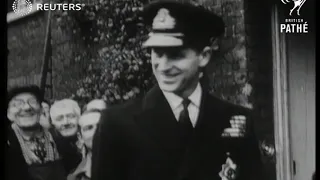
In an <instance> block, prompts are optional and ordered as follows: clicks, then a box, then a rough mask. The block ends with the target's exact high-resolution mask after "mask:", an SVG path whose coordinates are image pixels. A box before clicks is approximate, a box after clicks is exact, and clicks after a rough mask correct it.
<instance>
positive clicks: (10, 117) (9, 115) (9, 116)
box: [7, 111, 14, 122]
mask: <svg viewBox="0 0 320 180" xmlns="http://www.w3.org/2000/svg"><path fill="white" fill-rule="evenodd" d="M7 117H8V119H9V120H10V121H11V122H13V120H14V117H13V114H12V113H10V112H9V111H8V112H7Z"/></svg>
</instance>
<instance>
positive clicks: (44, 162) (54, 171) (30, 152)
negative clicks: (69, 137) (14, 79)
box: [5, 85, 81, 180]
mask: <svg viewBox="0 0 320 180" xmlns="http://www.w3.org/2000/svg"><path fill="white" fill-rule="evenodd" d="M41 102H43V94H42V92H41V90H40V88H39V87H38V86H35V85H28V86H22V87H15V88H12V89H11V90H10V91H9V92H8V95H7V117H8V119H9V120H10V125H9V126H8V127H7V142H6V144H5V153H6V156H5V169H6V173H5V175H6V176H5V179H6V180H22V179H23V180H35V179H38V180H40V179H45V180H63V179H65V178H66V176H67V175H68V173H69V172H70V171H71V170H73V169H74V168H75V167H76V166H77V163H78V162H77V160H78V161H79V160H81V159H80V158H81V156H80V157H78V156H77V155H76V153H75V152H72V153H70V151H72V148H71V147H70V146H68V144H67V143H66V142H65V141H64V140H61V139H58V138H57V137H56V136H54V134H52V133H51V132H50V131H49V130H48V129H46V128H43V127H42V126H41V124H40V116H41V113H42V107H41Z"/></svg>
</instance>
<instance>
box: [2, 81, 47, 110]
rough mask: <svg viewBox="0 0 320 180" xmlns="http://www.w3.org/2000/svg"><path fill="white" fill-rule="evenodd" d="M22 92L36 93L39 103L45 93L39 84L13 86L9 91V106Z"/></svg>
mask: <svg viewBox="0 0 320 180" xmlns="http://www.w3.org/2000/svg"><path fill="white" fill-rule="evenodd" d="M22 93H30V94H32V95H34V96H35V97H36V99H37V101H38V102H39V103H41V102H42V101H43V93H42V91H41V89H40V88H39V87H38V86H37V85H27V86H18V87H13V88H12V89H10V90H9V91H8V94H7V107H8V105H9V102H10V101H11V100H12V99H13V98H14V97H15V96H17V95H19V94H22Z"/></svg>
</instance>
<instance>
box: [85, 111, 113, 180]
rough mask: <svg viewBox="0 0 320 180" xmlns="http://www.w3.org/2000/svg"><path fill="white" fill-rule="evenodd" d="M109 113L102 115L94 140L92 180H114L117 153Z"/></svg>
mask: <svg viewBox="0 0 320 180" xmlns="http://www.w3.org/2000/svg"><path fill="white" fill-rule="evenodd" d="M107 114H108V113H107V112H106V111H104V112H103V113H102V115H101V118H100V122H99V124H98V127H97V130H96V132H95V135H94V138H93V147H92V166H91V173H92V174H91V179H92V180H104V179H108V180H114V179H116V176H115V174H114V172H115V171H114V168H115V167H114V165H113V163H114V159H115V157H112V154H113V153H114V151H115V147H114V132H113V130H112V127H111V126H112V124H111V123H110V121H111V119H110V118H108V115H107Z"/></svg>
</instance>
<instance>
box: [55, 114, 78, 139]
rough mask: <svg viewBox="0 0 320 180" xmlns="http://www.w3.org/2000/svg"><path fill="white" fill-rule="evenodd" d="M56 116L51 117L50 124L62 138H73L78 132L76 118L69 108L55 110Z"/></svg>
mask: <svg viewBox="0 0 320 180" xmlns="http://www.w3.org/2000/svg"><path fill="white" fill-rule="evenodd" d="M56 111H58V112H57V115H56V116H55V117H52V124H53V125H54V127H55V128H56V129H57V130H58V131H59V132H60V134H61V135H62V136H64V137H70V136H75V135H76V133H77V131H78V118H79V117H78V116H77V114H76V113H75V112H74V111H73V109H71V108H59V109H56Z"/></svg>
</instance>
